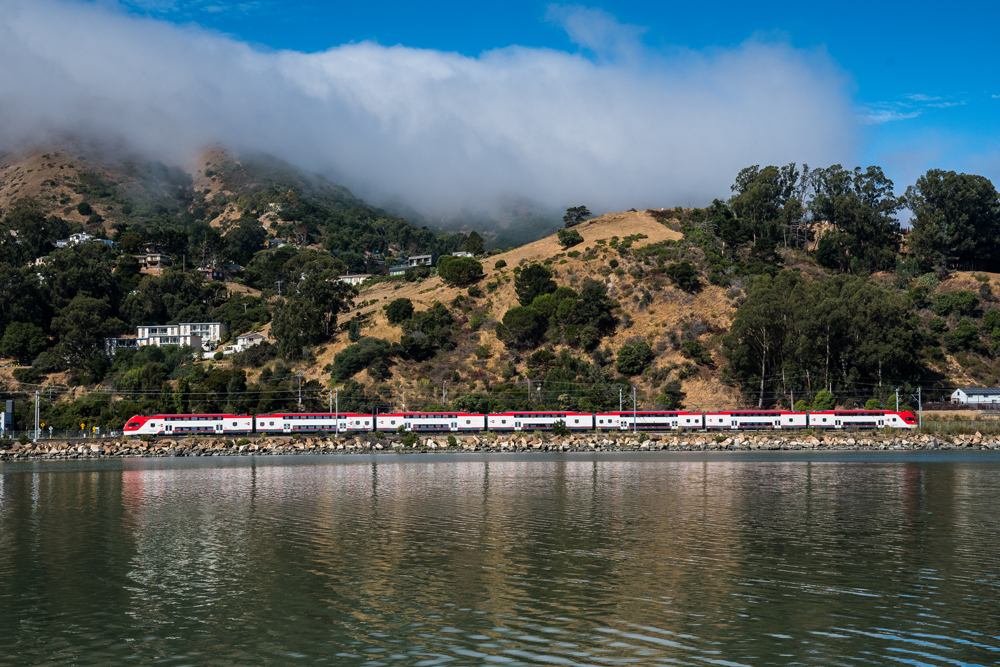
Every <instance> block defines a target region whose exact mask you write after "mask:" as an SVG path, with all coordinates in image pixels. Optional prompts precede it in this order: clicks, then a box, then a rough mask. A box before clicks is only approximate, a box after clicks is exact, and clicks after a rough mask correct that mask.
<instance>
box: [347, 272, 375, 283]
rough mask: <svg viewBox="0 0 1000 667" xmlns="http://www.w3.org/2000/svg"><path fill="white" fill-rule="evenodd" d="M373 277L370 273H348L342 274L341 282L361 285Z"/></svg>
mask: <svg viewBox="0 0 1000 667" xmlns="http://www.w3.org/2000/svg"><path fill="white" fill-rule="evenodd" d="M372 277H373V276H372V274H370V273H347V274H344V275H342V276H340V282H342V283H347V284H348V285H360V284H361V283H363V282H364V281H366V280H368V279H369V278H372Z"/></svg>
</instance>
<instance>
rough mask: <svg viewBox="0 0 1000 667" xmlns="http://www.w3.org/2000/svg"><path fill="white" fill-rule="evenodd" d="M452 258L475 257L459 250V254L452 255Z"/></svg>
mask: <svg viewBox="0 0 1000 667" xmlns="http://www.w3.org/2000/svg"><path fill="white" fill-rule="evenodd" d="M451 256H452V257H475V255H473V254H472V253H471V252H466V251H465V250H459V251H458V252H453V253H451Z"/></svg>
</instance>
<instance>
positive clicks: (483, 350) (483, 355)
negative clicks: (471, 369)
mask: <svg viewBox="0 0 1000 667" xmlns="http://www.w3.org/2000/svg"><path fill="white" fill-rule="evenodd" d="M492 355H493V350H492V349H491V348H490V346H489V345H486V344H485V343H484V344H482V345H480V346H479V347H477V348H476V358H477V359H489V358H490V357H491V356H492Z"/></svg>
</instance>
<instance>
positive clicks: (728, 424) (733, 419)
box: [705, 410, 809, 431]
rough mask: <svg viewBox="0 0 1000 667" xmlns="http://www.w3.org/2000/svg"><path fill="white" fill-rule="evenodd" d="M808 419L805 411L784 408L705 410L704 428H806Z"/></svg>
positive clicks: (711, 429) (733, 429)
mask: <svg viewBox="0 0 1000 667" xmlns="http://www.w3.org/2000/svg"><path fill="white" fill-rule="evenodd" d="M808 425H809V420H808V417H807V414H806V413H805V412H788V411H785V410H732V411H727V412H706V413H705V428H706V429H708V430H709V431H714V430H732V431H736V430H771V429H796V428H806V427H808Z"/></svg>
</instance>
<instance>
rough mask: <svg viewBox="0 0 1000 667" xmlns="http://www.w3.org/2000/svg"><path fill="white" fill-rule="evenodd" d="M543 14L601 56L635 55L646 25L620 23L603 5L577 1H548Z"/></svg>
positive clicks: (581, 45)
mask: <svg viewBox="0 0 1000 667" xmlns="http://www.w3.org/2000/svg"><path fill="white" fill-rule="evenodd" d="M545 18H546V20H548V21H551V22H552V23H555V24H557V25H559V26H560V27H562V29H563V30H565V31H566V34H567V35H568V36H569V38H570V41H572V42H573V43H574V44H576V45H578V46H580V47H581V48H583V49H586V50H588V51H591V52H593V53H596V54H599V55H602V56H634V55H636V53H637V51H638V50H639V49H640V48H641V46H642V42H641V38H642V35H643V33H645V32H646V29H645V28H642V27H639V26H635V25H629V24H627V23H620V22H619V21H618V19H616V18H615V17H614V16H612V15H611V14H608V13H607V12H605V11H604V10H602V9H590V8H588V7H581V6H579V5H549V7H548V10H547V11H546V12H545Z"/></svg>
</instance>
